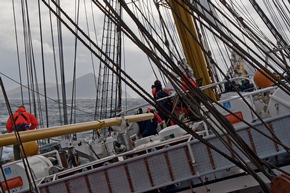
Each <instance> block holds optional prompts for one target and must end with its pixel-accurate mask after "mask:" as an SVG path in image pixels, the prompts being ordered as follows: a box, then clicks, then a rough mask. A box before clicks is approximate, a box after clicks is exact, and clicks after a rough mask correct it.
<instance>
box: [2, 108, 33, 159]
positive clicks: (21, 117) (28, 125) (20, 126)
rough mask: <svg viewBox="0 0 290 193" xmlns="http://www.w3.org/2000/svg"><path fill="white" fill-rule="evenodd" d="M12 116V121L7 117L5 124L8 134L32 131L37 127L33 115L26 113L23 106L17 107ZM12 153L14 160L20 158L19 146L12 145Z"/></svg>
mask: <svg viewBox="0 0 290 193" xmlns="http://www.w3.org/2000/svg"><path fill="white" fill-rule="evenodd" d="M12 116H13V119H12V117H8V119H7V122H6V129H7V131H8V132H9V133H11V132H13V131H14V132H15V131H26V130H33V129H35V128H36V127H37V125H38V121H37V119H36V117H35V116H34V115H33V114H31V113H29V112H27V111H26V109H25V107H24V106H19V107H18V109H17V110H16V111H15V112H14V113H13V115H12ZM13 121H14V123H13ZM13 153H14V159H15V160H19V159H20V158H21V156H20V154H21V153H20V146H19V144H14V145H13Z"/></svg>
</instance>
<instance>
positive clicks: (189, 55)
mask: <svg viewBox="0 0 290 193" xmlns="http://www.w3.org/2000/svg"><path fill="white" fill-rule="evenodd" d="M169 3H170V5H171V8H172V14H173V18H174V21H175V25H176V28H177V31H178V34H179V38H180V41H181V44H182V47H183V50H184V54H185V57H186V60H187V63H188V65H189V66H190V67H191V68H192V70H193V74H194V77H195V78H196V79H200V78H202V79H203V82H202V83H203V85H208V84H210V83H212V82H211V79H210V76H209V72H208V69H207V65H206V61H205V58H204V55H203V53H202V50H201V48H200V46H199V44H198V43H197V42H196V40H195V39H197V40H198V39H199V38H198V35H197V31H196V28H195V25H194V23H193V20H192V17H191V15H190V14H189V13H188V12H187V11H186V10H184V8H183V7H187V6H186V5H185V4H184V3H183V2H182V0H169ZM181 5H182V6H181ZM193 36H194V37H193ZM205 93H206V94H207V95H208V96H209V97H210V98H212V99H214V100H216V95H215V93H214V91H213V90H212V89H206V90H205Z"/></svg>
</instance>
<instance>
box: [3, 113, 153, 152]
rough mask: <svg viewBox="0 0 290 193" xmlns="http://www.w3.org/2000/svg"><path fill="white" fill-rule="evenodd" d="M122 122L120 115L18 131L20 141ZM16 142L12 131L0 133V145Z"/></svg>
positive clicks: (128, 118)
mask: <svg viewBox="0 0 290 193" xmlns="http://www.w3.org/2000/svg"><path fill="white" fill-rule="evenodd" d="M153 117H154V115H153V114H152V113H145V114H139V115H129V116H125V117H124V120H126V121H128V122H131V123H132V122H138V121H144V120H148V119H152V118H153ZM121 123H122V117H115V118H110V119H104V120H97V121H91V122H84V123H77V124H70V125H62V126H56V127H50V128H43V129H37V130H28V131H24V132H19V135H20V138H21V141H22V142H27V141H34V140H38V139H45V138H49V137H56V136H61V135H65V134H72V133H78V132H83V131H89V130H94V129H101V128H104V127H110V126H116V125H120V124H121ZM12 144H16V138H15V134H14V133H6V134H3V135H0V147H2V146H6V145H12Z"/></svg>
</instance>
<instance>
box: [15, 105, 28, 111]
mask: <svg viewBox="0 0 290 193" xmlns="http://www.w3.org/2000/svg"><path fill="white" fill-rule="evenodd" d="M16 112H26V110H25V107H22V106H21V107H18V109H17V110H16Z"/></svg>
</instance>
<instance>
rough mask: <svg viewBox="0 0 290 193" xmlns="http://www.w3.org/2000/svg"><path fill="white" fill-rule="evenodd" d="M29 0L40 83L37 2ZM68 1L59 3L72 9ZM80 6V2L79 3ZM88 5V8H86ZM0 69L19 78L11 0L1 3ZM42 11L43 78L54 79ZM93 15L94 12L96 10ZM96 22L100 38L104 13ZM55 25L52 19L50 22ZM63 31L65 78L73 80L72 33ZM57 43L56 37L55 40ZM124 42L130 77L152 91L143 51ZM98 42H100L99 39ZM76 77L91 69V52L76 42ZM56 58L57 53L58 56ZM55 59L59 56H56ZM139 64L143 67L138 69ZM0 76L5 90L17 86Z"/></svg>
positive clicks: (20, 35)
mask: <svg viewBox="0 0 290 193" xmlns="http://www.w3.org/2000/svg"><path fill="white" fill-rule="evenodd" d="M28 2H30V3H29V10H30V12H29V14H30V20H29V22H30V26H31V31H32V34H33V41H32V42H33V49H34V56H35V62H36V68H37V71H39V74H38V76H39V77H40V78H39V79H40V80H38V81H39V82H43V80H41V79H42V67H41V65H42V60H41V52H40V50H41V49H40V45H41V44H40V36H39V27H38V26H39V19H38V12H37V1H35V2H34V4H33V5H32V4H31V1H28ZM70 2H71V1H61V3H62V5H63V6H64V7H65V9H66V10H67V12H69V13H70V12H73V10H74V5H73V4H72V3H70ZM19 3H20V2H19V1H15V12H16V18H17V21H16V22H17V26H16V28H17V31H18V32H17V36H18V46H19V47H18V49H19V53H20V54H19V55H20V65H21V66H22V68H24V66H25V57H24V46H23V33H22V29H23V27H22V25H23V24H22V20H21V19H20V18H22V17H21V9H20V6H19ZM81 6H83V5H81ZM88 8H89V7H88ZM0 9H1V12H0V26H1V28H0V66H1V70H0V72H1V73H3V74H5V75H6V76H8V77H10V78H12V79H15V80H16V81H19V75H18V60H17V50H16V39H15V26H14V21H13V8H12V1H10V0H5V1H1V4H0ZM41 10H42V22H43V24H42V31H43V32H44V33H43V40H44V41H43V42H44V47H43V49H44V58H45V59H44V63H45V72H46V80H47V82H55V77H54V76H53V75H52V74H54V64H53V47H52V43H51V42H52V40H51V35H50V34H51V33H50V26H49V24H48V23H44V22H45V21H47V20H48V17H49V15H48V12H47V8H46V7H45V6H43V5H42V6H41ZM95 14H96V13H95ZM84 17H85V14H84V13H83V12H82V13H80V21H85V18H84ZM94 18H95V23H96V24H97V25H96V28H97V30H96V31H97V32H98V36H99V37H98V38H99V40H98V41H100V39H101V38H100V37H101V36H100V34H101V32H102V31H101V30H102V27H103V26H102V25H100V24H99V23H101V22H102V20H103V16H102V15H100V16H98V15H95V17H94ZM53 22H54V24H55V20H54V21H53ZM80 25H81V26H82V27H83V29H84V30H85V31H87V26H86V23H85V22H83V23H80ZM92 26H93V25H91V26H90V33H91V34H92V35H91V36H94V34H93V32H94V29H93V27H92ZM62 29H63V30H62V33H63V45H64V46H63V47H64V63H65V69H66V72H67V73H66V81H71V80H72V75H73V68H72V65H73V61H74V57H73V53H74V43H75V42H74V36H73V35H72V34H71V32H69V31H68V30H67V29H66V28H65V27H63V28H62ZM54 33H55V34H54V35H55V38H56V31H54ZM54 41H55V42H56V39H55V40H54ZM124 41H125V42H124V44H125V50H124V51H125V55H123V57H124V60H125V61H126V71H127V73H128V74H130V76H131V77H132V78H134V79H135V80H136V82H138V83H139V84H140V85H142V86H143V88H147V91H148V92H149V91H150V90H151V84H152V82H153V81H154V80H155V77H154V75H153V73H152V71H151V68H150V67H149V65H148V64H149V63H148V59H147V57H146V56H145V55H144V54H142V52H141V51H140V50H139V48H137V46H135V45H134V44H132V43H131V42H130V41H128V40H124ZM98 43H100V42H98ZM77 52H78V54H77V70H76V73H77V77H80V76H83V75H85V74H87V73H92V72H93V67H92V62H91V54H90V52H89V51H88V49H87V48H84V47H83V46H82V45H81V43H80V42H78V50H77ZM57 57H58V56H57ZM57 59H58V58H57ZM94 61H95V68H96V69H97V68H98V64H99V63H98V62H97V60H96V59H94ZM140 66H142V68H140ZM22 73H24V74H22V76H23V77H25V73H26V72H22ZM1 76H2V80H3V82H4V84H5V87H6V90H10V88H15V87H17V86H18V85H17V84H15V83H14V82H13V81H11V80H9V79H8V78H6V77H5V76H3V75H1ZM129 94H130V95H131V96H137V95H136V94H135V93H134V92H132V91H130V90H129Z"/></svg>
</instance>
